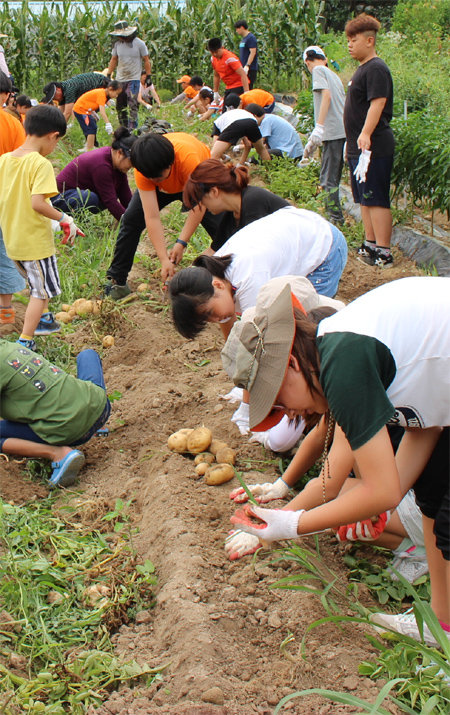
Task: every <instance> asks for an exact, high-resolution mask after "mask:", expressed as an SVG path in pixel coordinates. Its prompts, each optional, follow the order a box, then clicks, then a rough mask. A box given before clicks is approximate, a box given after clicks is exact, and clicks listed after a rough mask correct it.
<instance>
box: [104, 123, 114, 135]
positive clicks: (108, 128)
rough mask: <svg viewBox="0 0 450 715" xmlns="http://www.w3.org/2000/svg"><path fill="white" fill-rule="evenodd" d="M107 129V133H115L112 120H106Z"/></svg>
mask: <svg viewBox="0 0 450 715" xmlns="http://www.w3.org/2000/svg"><path fill="white" fill-rule="evenodd" d="M105 130H106V133H107V134H112V133H113V127H112V124H111V122H106V124H105Z"/></svg>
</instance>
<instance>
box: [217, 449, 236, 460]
mask: <svg viewBox="0 0 450 715" xmlns="http://www.w3.org/2000/svg"><path fill="white" fill-rule="evenodd" d="M216 461H217V462H219V463H221V464H224V463H225V464H234V463H235V462H236V452H235V451H234V449H231V447H221V448H220V449H218V450H217V452H216Z"/></svg>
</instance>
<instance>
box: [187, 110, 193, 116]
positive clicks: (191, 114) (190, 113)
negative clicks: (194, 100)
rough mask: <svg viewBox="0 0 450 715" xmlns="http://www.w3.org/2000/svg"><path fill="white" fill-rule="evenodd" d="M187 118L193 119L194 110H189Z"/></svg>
mask: <svg viewBox="0 0 450 715" xmlns="http://www.w3.org/2000/svg"><path fill="white" fill-rule="evenodd" d="M186 116H187V117H193V116H194V112H193V111H192V110H190V109H188V110H187V112H186Z"/></svg>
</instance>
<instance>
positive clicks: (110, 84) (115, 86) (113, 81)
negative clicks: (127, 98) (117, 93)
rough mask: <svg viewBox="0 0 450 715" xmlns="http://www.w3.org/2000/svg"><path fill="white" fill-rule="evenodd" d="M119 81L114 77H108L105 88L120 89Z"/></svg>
mask: <svg viewBox="0 0 450 715" xmlns="http://www.w3.org/2000/svg"><path fill="white" fill-rule="evenodd" d="M120 87H121V83H120V82H118V81H117V80H116V79H110V80H109V82H108V83H107V85H106V87H105V89H112V90H113V91H114V90H115V89H120Z"/></svg>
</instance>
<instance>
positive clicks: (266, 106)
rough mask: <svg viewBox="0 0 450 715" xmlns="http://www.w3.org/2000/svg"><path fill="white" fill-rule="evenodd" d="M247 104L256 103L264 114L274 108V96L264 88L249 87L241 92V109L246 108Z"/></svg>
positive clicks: (269, 112)
mask: <svg viewBox="0 0 450 715" xmlns="http://www.w3.org/2000/svg"><path fill="white" fill-rule="evenodd" d="M249 104H258V105H259V106H260V107H262V109H263V111H264V114H271V113H272V112H273V110H274V108H275V98H274V96H273V94H270V92H266V90H265V89H250V90H249V91H248V92H244V94H241V105H240V106H241V109H247V107H248V105H249Z"/></svg>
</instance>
